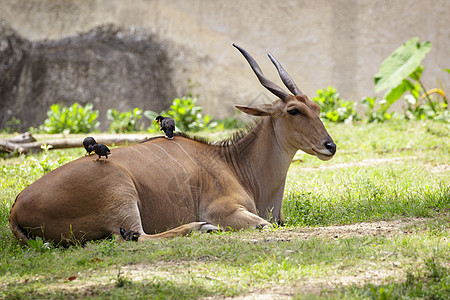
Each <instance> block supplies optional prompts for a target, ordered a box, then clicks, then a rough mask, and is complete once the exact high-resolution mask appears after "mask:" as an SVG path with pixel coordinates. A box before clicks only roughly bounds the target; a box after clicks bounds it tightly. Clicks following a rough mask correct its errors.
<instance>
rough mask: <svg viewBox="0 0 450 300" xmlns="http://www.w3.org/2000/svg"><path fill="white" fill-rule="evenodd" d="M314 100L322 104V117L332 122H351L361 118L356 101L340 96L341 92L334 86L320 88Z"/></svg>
mask: <svg viewBox="0 0 450 300" xmlns="http://www.w3.org/2000/svg"><path fill="white" fill-rule="evenodd" d="M317 95H318V96H317V97H315V98H313V101H314V102H316V103H317V104H319V106H320V117H321V118H322V119H327V120H330V121H332V122H351V121H357V120H359V119H360V117H359V116H358V114H357V112H356V105H357V103H356V102H352V101H346V100H342V99H340V98H339V93H338V92H337V91H336V89H335V88H333V87H332V86H330V87H328V89H326V90H318V91H317Z"/></svg>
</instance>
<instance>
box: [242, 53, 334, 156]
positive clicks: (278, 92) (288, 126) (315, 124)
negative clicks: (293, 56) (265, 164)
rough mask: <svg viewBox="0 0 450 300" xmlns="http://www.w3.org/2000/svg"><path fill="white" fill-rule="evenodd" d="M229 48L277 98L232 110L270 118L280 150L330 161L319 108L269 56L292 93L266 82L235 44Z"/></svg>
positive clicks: (330, 144) (330, 141)
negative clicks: (238, 54) (289, 150)
mask: <svg viewBox="0 0 450 300" xmlns="http://www.w3.org/2000/svg"><path fill="white" fill-rule="evenodd" d="M233 46H234V47H236V48H237V49H238V50H239V51H240V52H241V53H242V54H243V55H244V57H245V58H246V60H247V61H248V63H249V64H250V67H251V68H252V70H253V72H255V74H256V76H257V77H258V79H259V81H260V82H261V84H262V85H263V86H264V87H265V88H267V89H268V90H269V91H270V92H271V93H272V94H274V95H275V96H277V97H279V99H278V100H276V101H275V102H273V103H272V104H259V105H254V106H242V105H236V108H237V109H239V110H241V111H243V112H245V113H247V114H250V115H253V116H270V117H271V118H272V119H273V120H274V122H273V124H274V130H275V135H276V138H277V142H278V143H279V144H280V147H283V148H285V149H292V150H291V151H297V150H298V149H300V150H302V151H304V152H306V153H308V154H311V155H315V156H317V157H318V158H319V159H321V160H329V159H331V158H332V157H333V156H334V154H335V153H336V144H335V143H334V142H333V139H332V138H331V137H330V135H329V134H328V132H327V130H326V129H325V126H324V125H323V123H322V121H321V120H320V118H319V112H320V108H319V105H317V104H316V103H315V102H313V101H311V100H309V99H308V97H307V96H306V95H305V94H303V93H302V91H301V90H300V89H299V88H298V87H297V85H296V84H295V82H294V81H293V80H292V78H291V76H289V74H288V73H287V72H286V71H285V70H284V69H283V67H282V66H281V64H280V63H279V62H278V61H277V60H276V59H275V57H273V56H272V54H270V53H269V58H270V60H271V61H272V62H273V63H274V65H275V67H276V68H277V70H278V73H279V74H280V77H281V80H282V81H283V83H284V84H285V85H286V87H287V88H288V89H289V91H291V92H292V94H289V93H286V92H285V91H284V90H283V89H282V88H280V87H279V86H278V85H276V84H275V83H273V82H272V81H270V80H268V79H267V78H266V77H265V76H264V74H263V72H262V71H261V69H260V67H259V66H258V64H257V63H256V61H255V60H254V59H253V58H252V57H251V56H250V54H249V53H248V52H247V51H245V50H244V49H242V48H241V47H239V46H237V45H236V44H233Z"/></svg>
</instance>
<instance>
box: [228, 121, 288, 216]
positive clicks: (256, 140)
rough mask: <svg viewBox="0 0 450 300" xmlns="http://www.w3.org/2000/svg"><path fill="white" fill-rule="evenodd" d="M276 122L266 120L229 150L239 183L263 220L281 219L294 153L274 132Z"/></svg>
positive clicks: (230, 161)
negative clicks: (281, 143)
mask: <svg viewBox="0 0 450 300" xmlns="http://www.w3.org/2000/svg"><path fill="white" fill-rule="evenodd" d="M274 122H276V120H275V119H272V118H269V117H264V118H263V119H262V120H261V121H260V122H259V123H258V124H257V125H256V126H255V127H254V128H253V129H252V130H251V131H250V132H249V133H248V134H247V135H246V136H245V137H244V138H242V139H241V140H239V141H238V142H237V143H235V144H234V145H232V146H231V147H229V150H230V153H229V155H230V158H231V159H227V160H228V161H229V163H230V164H231V165H232V166H231V168H232V169H233V170H234V172H235V173H236V176H237V177H238V178H239V181H240V182H241V183H242V184H243V186H244V187H245V188H246V189H247V191H248V193H249V194H250V195H251V196H252V197H253V199H254V201H255V206H256V208H257V210H258V214H259V216H260V217H263V218H265V219H268V218H273V220H274V221H277V220H279V219H280V213H281V204H282V201H283V193H284V185H285V181H286V175H287V172H288V169H289V165H290V163H291V161H292V158H293V156H294V154H295V153H289V152H288V151H286V149H285V147H283V145H280V141H279V140H278V137H277V135H276V132H275V124H274Z"/></svg>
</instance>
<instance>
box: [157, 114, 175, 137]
mask: <svg viewBox="0 0 450 300" xmlns="http://www.w3.org/2000/svg"><path fill="white" fill-rule="evenodd" d="M155 120H156V121H157V122H158V124H159V128H160V129H161V130H162V131H164V133H165V134H166V138H168V139H169V140H171V139H173V132H174V130H175V121H174V120H173V119H171V118H167V117H163V116H157V117H156V119H155Z"/></svg>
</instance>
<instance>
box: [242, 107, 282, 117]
mask: <svg viewBox="0 0 450 300" xmlns="http://www.w3.org/2000/svg"><path fill="white" fill-rule="evenodd" d="M234 107H236V108H237V109H239V110H240V111H242V112H245V113H246V114H248V115H252V116H258V117H263V116H271V115H272V114H273V112H274V109H273V105H272V104H259V105H255V106H252V107H250V106H243V105H235V106H234Z"/></svg>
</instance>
